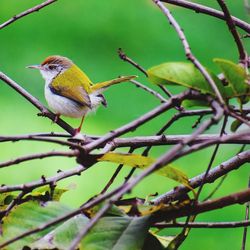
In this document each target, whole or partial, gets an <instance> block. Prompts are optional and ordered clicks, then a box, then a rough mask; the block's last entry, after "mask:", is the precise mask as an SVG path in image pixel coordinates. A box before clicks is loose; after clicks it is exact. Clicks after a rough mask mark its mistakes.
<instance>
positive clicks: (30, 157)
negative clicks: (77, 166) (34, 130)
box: [0, 150, 79, 168]
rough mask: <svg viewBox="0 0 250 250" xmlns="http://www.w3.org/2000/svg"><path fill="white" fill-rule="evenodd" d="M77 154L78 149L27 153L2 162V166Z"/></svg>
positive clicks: (0, 163)
mask: <svg viewBox="0 0 250 250" xmlns="http://www.w3.org/2000/svg"><path fill="white" fill-rule="evenodd" d="M77 155H79V152H78V150H77V151H69V152H63V151H51V152H46V153H40V154H33V155H27V156H22V157H18V158H16V159H14V160H9V161H5V162H0V168H5V167H9V166H13V165H16V164H19V163H21V162H25V161H31V160H36V159H44V158H48V157H54V156H65V157H75V156H77Z"/></svg>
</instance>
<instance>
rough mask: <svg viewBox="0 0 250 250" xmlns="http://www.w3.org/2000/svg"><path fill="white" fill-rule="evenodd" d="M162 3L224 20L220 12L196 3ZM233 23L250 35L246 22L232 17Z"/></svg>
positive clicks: (169, 0)
mask: <svg viewBox="0 0 250 250" xmlns="http://www.w3.org/2000/svg"><path fill="white" fill-rule="evenodd" d="M161 1H162V2H165V3H169V4H173V5H177V6H180V7H183V8H187V9H190V10H193V11H195V12H196V13H203V14H206V15H209V16H212V17H216V18H219V19H221V20H225V16H224V13H223V12H222V11H218V10H216V9H213V8H210V7H207V6H204V5H201V4H198V3H193V2H190V1H186V0H161ZM232 19H233V21H234V23H235V25H236V26H238V27H239V28H241V29H243V30H245V31H246V32H248V33H250V25H249V23H247V22H244V21H242V20H241V19H239V18H237V17H234V16H233V17H232Z"/></svg>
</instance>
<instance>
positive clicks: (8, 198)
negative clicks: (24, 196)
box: [0, 193, 16, 211]
mask: <svg viewBox="0 0 250 250" xmlns="http://www.w3.org/2000/svg"><path fill="white" fill-rule="evenodd" d="M15 198H16V195H14V194H12V193H3V194H0V211H1V210H2V209H5V208H6V207H7V206H8V205H9V204H10V203H11V202H12V201H13V199H15Z"/></svg>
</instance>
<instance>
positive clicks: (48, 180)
mask: <svg viewBox="0 0 250 250" xmlns="http://www.w3.org/2000/svg"><path fill="white" fill-rule="evenodd" d="M86 169H87V168H85V167H84V166H81V165H79V166H77V167H75V168H72V169H69V170H66V171H62V170H60V169H59V170H58V172H57V174H56V175H55V176H52V177H44V178H41V179H40V180H37V181H32V182H29V183H24V184H20V185H12V186H6V185H3V184H2V185H1V186H0V193H6V192H12V191H19V190H20V191H22V190H23V191H27V190H28V191H30V190H33V189H35V188H37V187H41V186H46V185H50V184H55V183H57V182H58V181H60V180H62V179H65V178H68V177H70V176H73V175H80V173H81V172H83V171H85V170H86Z"/></svg>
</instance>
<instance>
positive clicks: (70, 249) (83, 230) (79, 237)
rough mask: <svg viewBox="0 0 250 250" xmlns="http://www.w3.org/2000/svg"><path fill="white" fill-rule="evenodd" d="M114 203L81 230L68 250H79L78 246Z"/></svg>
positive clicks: (106, 205)
mask: <svg viewBox="0 0 250 250" xmlns="http://www.w3.org/2000/svg"><path fill="white" fill-rule="evenodd" d="M111 205H112V203H106V204H105V205H104V206H103V207H102V208H101V209H100V210H99V211H98V212H97V213H96V214H95V216H94V217H93V218H92V219H91V220H90V221H89V222H88V224H87V225H86V226H85V227H83V229H82V230H80V232H79V234H78V235H77V236H76V237H75V238H74V240H73V241H72V242H71V244H70V246H69V247H68V250H75V249H77V246H78V244H79V243H80V241H81V240H82V238H83V237H84V236H86V234H87V233H88V232H89V230H90V229H91V228H92V227H93V226H94V225H95V224H96V223H97V222H98V221H99V220H100V219H101V217H102V216H103V215H104V214H105V213H106V211H107V210H108V209H109V208H110V207H111Z"/></svg>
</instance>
